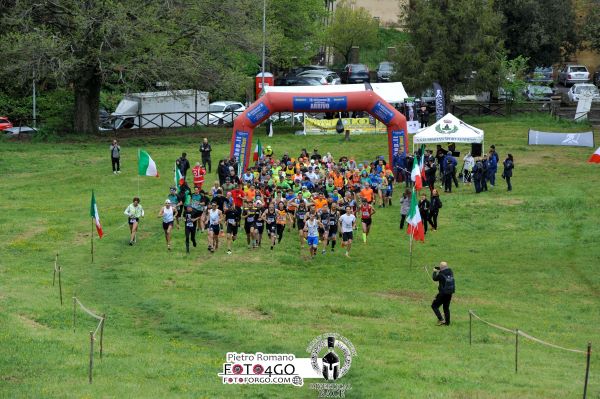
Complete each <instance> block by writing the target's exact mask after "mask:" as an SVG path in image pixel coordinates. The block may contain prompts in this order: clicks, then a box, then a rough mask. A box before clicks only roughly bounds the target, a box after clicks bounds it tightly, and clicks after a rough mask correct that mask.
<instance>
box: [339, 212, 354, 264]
mask: <svg viewBox="0 0 600 399" xmlns="http://www.w3.org/2000/svg"><path fill="white" fill-rule="evenodd" d="M355 228H356V216H354V215H353V214H352V208H351V207H349V206H346V213H345V214H343V215H342V216H340V231H341V232H342V247H345V248H346V257H348V258H349V257H350V248H351V247H352V238H353V237H352V232H353V231H354V229H355Z"/></svg>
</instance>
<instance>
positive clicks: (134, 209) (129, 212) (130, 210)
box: [124, 197, 144, 245]
mask: <svg viewBox="0 0 600 399" xmlns="http://www.w3.org/2000/svg"><path fill="white" fill-rule="evenodd" d="M124 213H125V216H127V222H128V223H129V233H130V236H129V245H133V244H134V243H135V242H136V241H137V240H136V238H137V237H136V235H137V229H138V223H139V221H140V218H143V217H144V209H143V208H142V205H140V199H139V198H138V197H133V202H132V203H131V204H129V206H128V207H127V209H125V212H124Z"/></svg>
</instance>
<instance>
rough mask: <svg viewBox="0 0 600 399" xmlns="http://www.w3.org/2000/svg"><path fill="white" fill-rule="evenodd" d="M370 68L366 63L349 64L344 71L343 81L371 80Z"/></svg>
mask: <svg viewBox="0 0 600 399" xmlns="http://www.w3.org/2000/svg"><path fill="white" fill-rule="evenodd" d="M370 81H371V79H370V77H369V68H367V66H366V65H364V64H348V65H346V66H345V67H344V70H343V71H342V83H364V82H370Z"/></svg>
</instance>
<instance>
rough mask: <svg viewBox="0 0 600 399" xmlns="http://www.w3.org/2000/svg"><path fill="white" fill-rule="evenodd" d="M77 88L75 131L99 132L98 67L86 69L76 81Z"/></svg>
mask: <svg viewBox="0 0 600 399" xmlns="http://www.w3.org/2000/svg"><path fill="white" fill-rule="evenodd" d="M74 88H75V110H74V112H75V115H74V118H73V119H74V121H75V126H74V129H75V133H80V134H81V133H83V134H96V133H98V123H99V114H98V112H99V107H100V88H101V81H100V76H99V74H98V73H97V71H96V68H92V69H90V70H89V71H86V72H85V73H84V74H82V76H81V77H80V79H78V80H77V81H75V82H74Z"/></svg>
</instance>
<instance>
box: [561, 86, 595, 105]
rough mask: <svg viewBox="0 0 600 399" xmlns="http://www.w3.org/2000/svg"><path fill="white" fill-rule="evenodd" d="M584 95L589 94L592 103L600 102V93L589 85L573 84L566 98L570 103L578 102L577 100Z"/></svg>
mask: <svg viewBox="0 0 600 399" xmlns="http://www.w3.org/2000/svg"><path fill="white" fill-rule="evenodd" d="M584 93H589V94H591V95H592V101H593V102H600V91H598V88H597V87H596V86H594V85H593V84H591V83H577V84H574V85H573V87H571V88H570V89H569V91H568V92H567V97H568V98H569V101H571V102H578V101H579V98H580V97H581V96H582V95H583V94H584Z"/></svg>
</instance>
